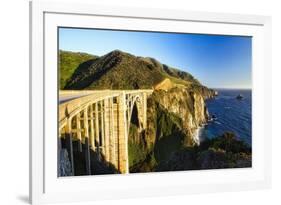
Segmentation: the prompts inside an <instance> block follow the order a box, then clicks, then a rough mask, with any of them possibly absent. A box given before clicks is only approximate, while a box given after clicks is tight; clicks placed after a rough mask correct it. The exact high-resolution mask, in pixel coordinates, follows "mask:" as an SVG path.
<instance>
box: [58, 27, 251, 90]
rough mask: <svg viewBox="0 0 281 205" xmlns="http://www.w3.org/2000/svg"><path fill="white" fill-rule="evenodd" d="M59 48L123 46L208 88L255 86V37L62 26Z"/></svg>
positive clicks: (103, 49) (88, 49) (91, 50)
mask: <svg viewBox="0 0 281 205" xmlns="http://www.w3.org/2000/svg"><path fill="white" fill-rule="evenodd" d="M59 49H62V50H68V51H75V52H78V51H79V52H86V53H91V54H94V55H99V56H101V55H105V54H106V53H108V52H110V51H112V50H115V49H119V50H122V51H125V52H128V53H131V54H133V55H137V56H143V57H153V58H155V59H157V60H158V61H160V62H161V63H164V64H167V65H169V66H171V67H175V68H178V69H180V70H183V71H187V72H189V73H191V74H192V75H193V76H194V77H195V78H197V79H198V80H199V81H200V82H201V83H202V84H204V85H206V86H208V87H212V88H251V67H252V39H251V37H241V36H222V35H201V34H178V33H159V32H135V31H112V30H96V29H72V28H60V29H59Z"/></svg>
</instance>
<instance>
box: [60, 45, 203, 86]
mask: <svg viewBox="0 0 281 205" xmlns="http://www.w3.org/2000/svg"><path fill="white" fill-rule="evenodd" d="M60 59H61V61H60V75H61V82H60V85H61V88H62V89H78V90H79V89H139V88H142V89H148V88H149V89H151V88H153V87H154V86H155V85H157V84H159V83H161V82H162V81H164V80H165V79H168V80H169V81H170V82H171V85H170V86H169V87H182V86H184V87H189V86H190V85H199V86H200V83H199V81H198V80H196V79H195V78H194V77H193V76H192V75H191V74H189V73H187V72H183V71H180V70H178V69H175V68H171V67H169V66H167V65H165V64H162V63H160V62H158V61H157V60H155V59H153V58H143V57H137V56H134V55H131V54H129V53H125V52H122V51H120V50H114V51H112V52H110V53H108V54H106V55H104V56H101V57H96V56H93V55H90V54H82V53H73V52H67V51H60ZM75 67H76V68H75ZM166 81H167V80H166Z"/></svg>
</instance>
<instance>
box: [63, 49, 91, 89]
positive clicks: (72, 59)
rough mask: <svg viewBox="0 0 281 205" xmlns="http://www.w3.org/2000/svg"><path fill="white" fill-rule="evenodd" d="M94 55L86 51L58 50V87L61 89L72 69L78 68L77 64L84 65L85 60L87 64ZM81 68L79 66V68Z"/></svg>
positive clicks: (69, 76) (72, 71)
mask: <svg viewBox="0 0 281 205" xmlns="http://www.w3.org/2000/svg"><path fill="white" fill-rule="evenodd" d="M95 58H96V57H95V56H93V55H90V54H87V53H74V52H70V51H62V50H60V51H59V79H60V89H63V88H64V87H65V85H66V83H67V81H68V80H69V79H70V78H71V76H72V75H73V73H74V71H75V70H76V69H77V68H79V66H81V65H83V63H84V65H86V64H85V62H88V63H89V64H90V63H91V61H89V60H93V59H95ZM82 67H83V66H82ZM80 69H81V68H80Z"/></svg>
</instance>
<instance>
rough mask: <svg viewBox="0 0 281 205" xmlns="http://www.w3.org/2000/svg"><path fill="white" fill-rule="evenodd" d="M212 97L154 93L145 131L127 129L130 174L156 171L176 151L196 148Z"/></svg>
mask: <svg viewBox="0 0 281 205" xmlns="http://www.w3.org/2000/svg"><path fill="white" fill-rule="evenodd" d="M206 93H207V91H206ZM212 93H213V91H212V90H209V93H207V94H208V95H207V96H204V95H203V94H202V93H200V92H199V91H198V90H192V89H187V88H172V89H170V90H168V91H164V90H158V91H154V92H153V94H152V95H151V96H150V97H149V98H148V102H147V103H148V104H147V111H148V112H147V129H146V130H145V131H143V132H141V133H138V130H137V129H136V125H134V124H131V127H130V131H129V161H130V163H129V164H130V172H150V171H155V169H156V167H157V166H158V164H160V163H161V162H163V161H166V160H168V159H169V158H170V157H171V155H172V154H173V153H174V152H175V151H178V150H181V149H183V148H185V147H194V146H198V145H199V144H200V141H199V138H198V135H197V130H198V128H199V127H200V126H202V125H203V124H205V123H206V122H207V120H208V117H209V114H208V111H207V109H206V104H205V99H206V98H207V97H210V96H213V94H212Z"/></svg>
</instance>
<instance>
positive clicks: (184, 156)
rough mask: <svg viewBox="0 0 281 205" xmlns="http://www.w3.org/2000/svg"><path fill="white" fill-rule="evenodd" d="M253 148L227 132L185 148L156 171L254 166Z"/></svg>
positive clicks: (175, 153) (159, 165) (160, 164)
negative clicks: (198, 144)
mask: <svg viewBox="0 0 281 205" xmlns="http://www.w3.org/2000/svg"><path fill="white" fill-rule="evenodd" d="M251 153H252V152H251V148H250V147H249V146H248V145H247V144H245V143H244V142H243V141H240V140H238V139H236V138H235V135H234V134H233V133H229V132H226V133H224V134H223V135H222V136H219V137H217V138H214V139H207V140H205V141H204V142H202V143H201V145H200V146H196V147H188V148H183V149H181V150H179V151H176V152H174V153H173V154H172V155H171V156H170V158H169V159H168V160H166V161H162V162H161V163H159V164H158V166H157V168H156V171H176V170H194V169H196V170H197V169H218V168H239V167H251V166H252V154H251Z"/></svg>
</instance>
